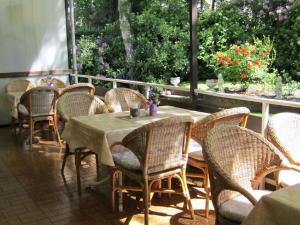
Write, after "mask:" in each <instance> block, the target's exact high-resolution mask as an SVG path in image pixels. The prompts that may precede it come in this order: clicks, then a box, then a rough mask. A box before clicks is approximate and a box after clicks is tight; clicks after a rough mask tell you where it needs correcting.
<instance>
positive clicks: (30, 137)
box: [29, 118, 34, 150]
mask: <svg viewBox="0 0 300 225" xmlns="http://www.w3.org/2000/svg"><path fill="white" fill-rule="evenodd" d="M33 132H34V121H33V119H31V118H30V119H29V147H30V150H32V142H33Z"/></svg>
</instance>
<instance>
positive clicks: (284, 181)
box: [278, 170, 300, 187]
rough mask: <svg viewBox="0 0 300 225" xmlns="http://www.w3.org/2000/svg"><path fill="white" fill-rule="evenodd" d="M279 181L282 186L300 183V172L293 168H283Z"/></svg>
mask: <svg viewBox="0 0 300 225" xmlns="http://www.w3.org/2000/svg"><path fill="white" fill-rule="evenodd" d="M278 182H279V183H280V184H281V186H282V187H288V186H292V185H295V184H299V183H300V173H299V172H297V171H291V170H282V171H280V173H279V176H278Z"/></svg>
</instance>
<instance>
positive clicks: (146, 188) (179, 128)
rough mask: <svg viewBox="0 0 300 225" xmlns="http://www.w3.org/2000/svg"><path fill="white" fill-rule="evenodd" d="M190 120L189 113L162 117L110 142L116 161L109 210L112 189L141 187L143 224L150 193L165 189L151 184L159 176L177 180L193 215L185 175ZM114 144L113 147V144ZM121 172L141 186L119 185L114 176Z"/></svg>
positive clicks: (113, 195) (136, 188)
mask: <svg viewBox="0 0 300 225" xmlns="http://www.w3.org/2000/svg"><path fill="white" fill-rule="evenodd" d="M191 124H192V119H191V118H190V117H184V116H182V117H173V118H168V119H163V120H160V121H156V122H153V123H150V124H147V125H144V126H142V127H140V128H138V129H136V130H134V131H132V132H131V133H129V134H128V135H127V136H126V137H125V138H124V139H123V140H122V142H121V143H115V144H113V145H112V150H113V159H114V162H115V165H116V167H115V168H114V169H113V172H112V207H113V210H114V209H115V192H116V191H119V192H122V191H123V190H133V191H143V193H144V206H145V217H144V219H145V224H148V214H149V209H148V206H149V205H150V203H149V195H150V193H151V192H156V191H158V192H165V191H166V190H167V189H162V188H159V189H154V188H152V185H153V184H154V183H155V182H156V181H160V180H161V179H164V178H168V177H175V178H178V179H179V181H180V183H181V187H182V192H183V193H182V194H183V195H184V197H185V198H186V201H187V205H188V206H189V209H190V212H191V215H192V218H194V212H193V209H192V204H191V200H190V196H189V191H188V188H187V183H186V177H185V169H186V157H187V153H188V143H189V139H190V133H191ZM115 146H116V148H114V147H115ZM117 146H118V148H117ZM122 174H124V175H125V176H126V177H128V178H129V179H131V180H133V181H135V182H137V183H138V184H139V185H140V186H141V188H139V187H132V186H122V185H120V184H119V182H118V179H119V178H120V177H121V176H122ZM169 191H170V190H169ZM168 193H170V192H168ZM180 193H181V192H180Z"/></svg>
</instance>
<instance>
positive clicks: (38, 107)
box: [20, 87, 59, 116]
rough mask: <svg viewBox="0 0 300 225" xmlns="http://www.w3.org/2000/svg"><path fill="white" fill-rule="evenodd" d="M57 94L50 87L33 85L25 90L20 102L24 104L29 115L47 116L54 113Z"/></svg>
mask: <svg viewBox="0 0 300 225" xmlns="http://www.w3.org/2000/svg"><path fill="white" fill-rule="evenodd" d="M58 96H59V94H58V91H57V89H55V88H52V87H35V88H32V89H30V90H28V91H26V92H25V93H24V94H23V95H22V97H21V99H20V104H22V105H23V106H25V108H26V109H27V111H28V112H29V115H30V116H47V115H52V114H54V113H55V102H56V100H57V98H58Z"/></svg>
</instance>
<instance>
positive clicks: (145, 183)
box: [144, 179, 149, 225]
mask: <svg viewBox="0 0 300 225" xmlns="http://www.w3.org/2000/svg"><path fill="white" fill-rule="evenodd" d="M148 185H149V184H148V180H147V179H145V180H144V207H145V216H144V224H145V225H148V224H149V207H148V202H149V188H148Z"/></svg>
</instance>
